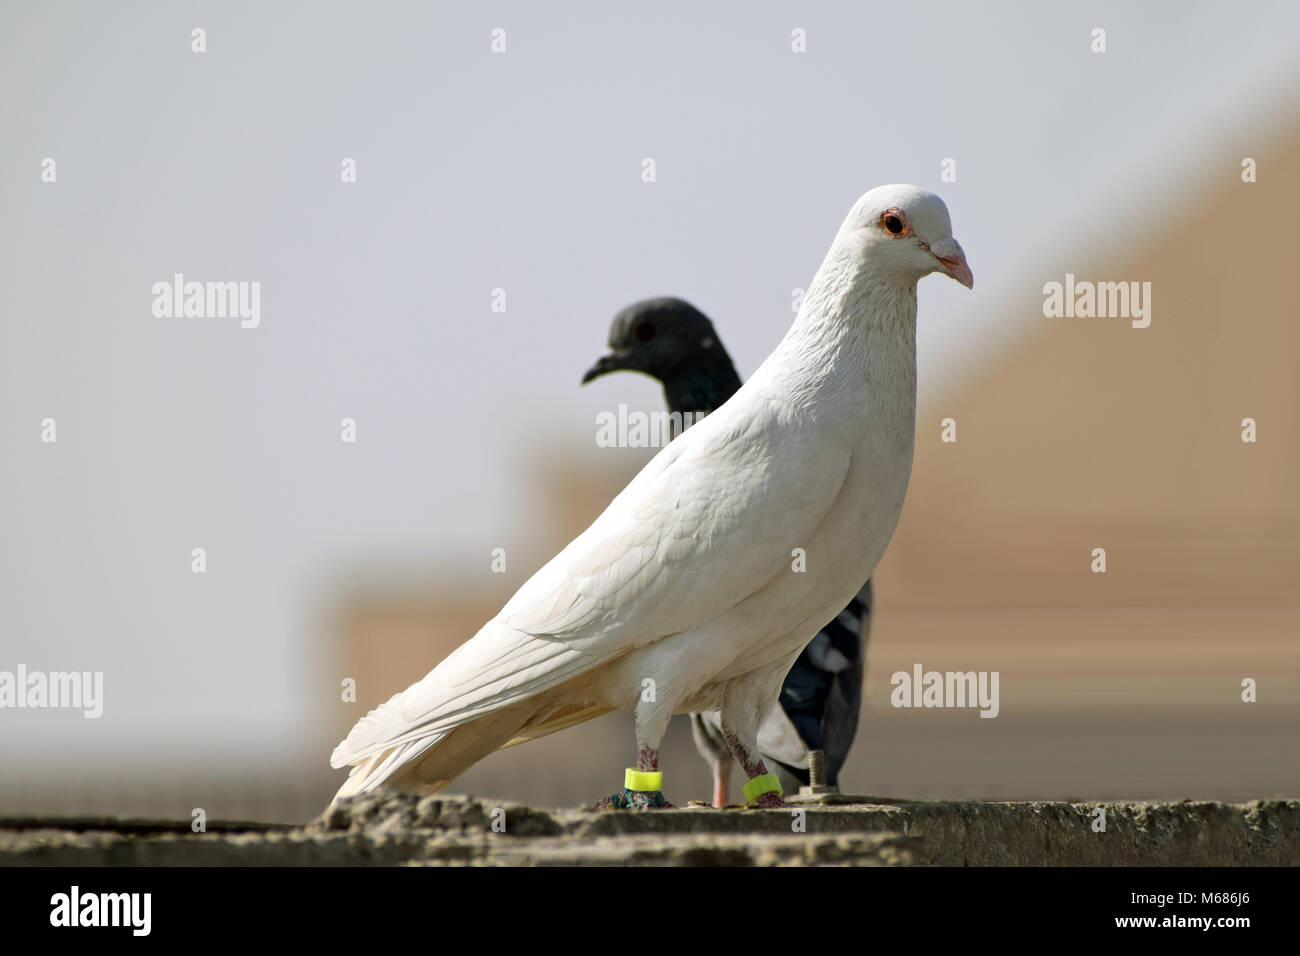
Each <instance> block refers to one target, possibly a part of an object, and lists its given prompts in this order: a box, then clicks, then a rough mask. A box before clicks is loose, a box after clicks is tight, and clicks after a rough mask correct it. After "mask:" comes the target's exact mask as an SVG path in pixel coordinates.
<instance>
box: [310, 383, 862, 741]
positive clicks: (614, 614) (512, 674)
mask: <svg viewBox="0 0 1300 956" xmlns="http://www.w3.org/2000/svg"><path fill="white" fill-rule="evenodd" d="M743 392H744V390H743V389H742V392H741V393H737V395H736V396H735V397H734V398H733V400H732V401H730V402H728V403H727V404H726V405H725V406H724V407H723V408H722V409H720V410H719V411H718V412H715V413H714V414H713V415H711V416H709V417H708V418H706V419H704V421H702V422H700V423H698V424H697V425H695V426H694V427H692V428H691V429H689V430H687V431H686V432H685V433H684V434H683V435H681V436H680V437H679V438H677V439H676V440H674V441H673V442H672V443H671V444H669V445H668V446H667V447H665V448H664V449H663V450H662V451H660V452H659V454H658V455H656V456H655V457H654V459H652V460H651V461H650V463H649V464H647V465H646V467H645V468H644V469H643V470H642V471H641V473H640V474H638V475H637V477H636V478H634V479H633V480H632V482H631V483H630V484H629V485H628V486H627V488H625V489H624V490H623V492H622V493H621V494H619V496H618V497H617V498H615V499H614V501H613V502H612V503H611V504H610V506H609V507H608V508H607V509H606V510H605V511H604V513H602V514H601V516H600V517H599V518H597V519H596V521H595V522H594V523H593V524H592V525H591V527H589V528H588V529H587V530H586V531H584V532H583V533H582V534H581V535H579V536H578V537H577V538H575V539H574V540H573V541H572V542H571V543H570V544H569V545H568V547H566V548H565V549H564V550H563V551H561V552H560V553H559V554H558V555H557V556H556V557H555V558H554V559H552V560H551V561H550V562H549V563H548V564H547V565H546V566H545V567H543V568H542V569H541V570H540V571H538V572H537V573H536V574H535V575H533V577H532V578H530V579H529V580H528V581H527V582H526V583H525V584H524V585H523V587H521V588H520V589H519V591H518V592H516V594H515V595H514V597H512V598H511V599H510V601H509V602H507V604H506V606H505V607H504V608H503V609H502V610H501V612H500V613H499V614H498V615H497V616H496V618H494V619H493V620H492V621H490V622H488V624H487V625H485V626H484V627H483V629H482V630H480V631H479V633H478V634H477V635H475V636H474V637H473V638H472V639H471V640H469V641H468V642H466V643H465V644H463V645H462V646H461V647H459V648H458V649H457V650H456V651H455V652H453V653H452V654H451V655H450V656H448V657H447V659H446V660H444V661H443V662H442V663H441V664H439V665H438V666H437V667H436V668H435V669H434V670H433V671H431V672H430V673H429V674H428V675H427V676H426V677H425V678H424V679H423V680H421V681H420V682H419V683H417V684H414V685H412V686H411V687H410V688H408V689H407V690H405V691H403V692H402V693H400V694H398V695H396V696H395V697H393V698H392V699H391V700H390V701H389V702H388V703H386V704H384V705H382V706H381V707H379V708H377V709H376V710H374V711H372V712H371V713H370V714H369V715H367V716H366V717H364V718H363V719H362V720H360V721H359V722H358V723H357V725H356V726H355V727H354V728H353V729H352V732H351V733H350V734H348V737H347V739H346V740H345V741H344V742H343V743H341V744H340V745H339V746H338V748H337V749H336V750H335V751H334V754H333V755H332V757H331V761H330V762H331V763H332V764H333V765H334V766H335V767H341V766H344V765H346V764H351V763H356V762H357V761H358V760H361V759H362V758H364V757H366V756H368V755H370V754H374V753H376V752H378V751H381V750H385V749H387V748H390V747H393V746H394V745H396V744H399V743H403V742H406V741H411V740H415V739H418V738H421V737H425V736H428V735H431V734H437V733H443V732H446V731H448V730H450V729H452V728H454V727H457V726H459V725H461V724H464V723H466V722H467V721H469V720H472V719H474V718H476V717H479V716H482V715H483V714H485V713H488V712H490V711H493V710H497V709H500V708H502V707H506V706H509V705H510V704H512V703H515V702H518V701H520V700H523V699H524V698H526V697H530V696H533V695H536V694H539V693H541V692H543V691H545V690H547V689H549V688H552V687H555V686H556V685H558V684H560V683H562V682H563V681H565V680H568V679H570V678H571V677H574V676H576V675H578V674H581V673H583V672H586V671H589V670H591V669H593V668H596V667H599V666H600V665H601V664H603V663H605V662H606V661H609V660H611V659H612V658H614V657H617V656H618V655H620V654H622V653H623V652H625V651H627V650H629V649H631V648H635V647H639V646H643V645H645V644H648V643H650V642H652V641H654V640H656V639H658V638H661V637H664V636H666V635H669V634H675V633H680V632H682V631H686V630H689V629H692V628H696V627H699V626H701V625H703V624H705V623H707V622H708V621H710V620H712V619H713V618H715V617H717V616H718V615H720V614H722V613H724V612H725V611H727V610H728V609H730V608H731V607H734V606H735V605H736V604H738V603H740V602H741V601H743V600H744V599H745V598H747V597H749V596H750V595H751V594H754V593H756V592H757V591H759V590H761V589H762V588H763V587H765V586H766V585H767V584H768V583H769V582H771V581H772V580H773V579H774V578H775V577H777V576H778V575H783V574H788V573H789V572H790V562H791V551H792V549H794V548H796V547H801V546H805V545H806V544H807V543H808V541H809V539H810V538H811V537H812V535H813V532H814V531H815V530H816V528H817V526H818V525H819V524H820V523H821V521H822V519H823V517H824V516H825V514H826V512H827V511H828V510H829V509H830V507H831V506H832V504H833V503H834V501H835V499H836V497H837V495H838V493H839V490H840V488H841V486H842V485H843V483H844V479H845V476H846V475H847V473H848V469H849V459H850V453H849V450H848V448H847V446H841V445H839V444H838V443H835V442H828V441H827V436H826V434H825V433H824V432H823V433H821V434H820V435H819V434H817V431H816V430H815V429H799V428H792V427H790V424H789V422H788V421H787V422H784V423H782V426H781V427H777V420H778V416H780V415H781V414H782V410H781V407H780V406H779V405H778V404H777V403H775V402H771V401H768V400H767V399H766V397H765V396H761V395H752V396H750V398H751V401H750V402H749V403H748V404H749V405H750V406H751V407H750V408H747V409H744V406H745V404H746V403H744V402H741V401H737V400H736V399H739V398H741V396H742V394H743ZM754 405H757V406H758V409H757V410H758V414H757V415H755V414H754V413H753V412H754V408H753V407H752V406H754ZM742 409H744V410H743V411H742ZM745 412H748V414H746V413H745ZM814 444H815V445H816V447H815V448H814V447H813V446H814Z"/></svg>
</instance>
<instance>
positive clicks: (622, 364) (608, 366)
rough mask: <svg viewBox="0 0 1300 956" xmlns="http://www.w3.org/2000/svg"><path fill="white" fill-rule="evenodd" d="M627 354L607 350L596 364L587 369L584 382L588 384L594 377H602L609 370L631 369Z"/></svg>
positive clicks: (583, 378) (583, 377)
mask: <svg viewBox="0 0 1300 956" xmlns="http://www.w3.org/2000/svg"><path fill="white" fill-rule="evenodd" d="M631 367H632V366H630V365H629V364H628V362H627V354H626V353H624V352H607V353H606V354H604V355H602V356H601V357H600V358H599V359H597V360H596V364H595V365H593V366H592V367H591V368H589V369H587V371H586V373H584V374H583V376H582V384H583V385H586V384H587V383H588V382H590V381H591V380H592V379H597V378H600V377H601V376H602V375H605V374H607V373H609V372H617V371H620V370H622V369H629V368H631Z"/></svg>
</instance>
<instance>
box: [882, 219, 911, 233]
mask: <svg viewBox="0 0 1300 956" xmlns="http://www.w3.org/2000/svg"><path fill="white" fill-rule="evenodd" d="M880 221H881V222H882V223H883V224H884V226H885V228H886V229H888V230H889V233H890V235H894V236H901V235H902V234H903V231H904V230H905V229H906V228H907V227H906V226H905V225H903V220H901V219H899V218H898V217H897V216H891V215H889V214H886V215H885V217H884V218H883V219H881V220H880Z"/></svg>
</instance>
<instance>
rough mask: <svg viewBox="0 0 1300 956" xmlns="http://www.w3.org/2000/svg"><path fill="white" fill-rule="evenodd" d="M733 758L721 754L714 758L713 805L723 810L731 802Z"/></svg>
mask: <svg viewBox="0 0 1300 956" xmlns="http://www.w3.org/2000/svg"><path fill="white" fill-rule="evenodd" d="M730 784H731V758H730V757H728V756H726V755H725V754H719V755H718V756H716V757H714V758H713V805H714V806H715V807H717V808H718V809H719V810H721V809H722V808H723V807H725V806H726V805H727V804H728V803H730V802H731V800H730V793H729V792H728V791H729V790H730V789H731V787H730Z"/></svg>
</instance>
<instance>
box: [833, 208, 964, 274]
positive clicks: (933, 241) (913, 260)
mask: <svg viewBox="0 0 1300 956" xmlns="http://www.w3.org/2000/svg"><path fill="white" fill-rule="evenodd" d="M839 238H840V240H841V241H850V242H853V243H854V244H855V247H856V248H857V250H858V252H859V253H860V255H861V256H862V257H863V258H864V259H866V260H868V261H869V262H870V263H871V266H872V268H873V271H878V272H881V273H884V274H887V275H893V276H897V277H898V278H899V279H900V280H902V281H905V282H907V283H909V284H915V283H916V282H917V281H918V280H919V279H921V278H922V277H923V276H927V275H929V274H930V273H931V272H942V273H943V274H944V275H946V276H951V277H952V278H954V279H956V280H957V281H958V282H960V283H961V284H962V285H964V286H965V287H966V288H968V289H971V288H974V287H975V277H974V276H973V275H972V274H971V271H970V266H968V265H967V264H966V254H965V253H964V252H962V249H961V246H959V245H958V244H957V240H956V239H954V238H953V237H952V222H951V220H949V218H948V207H947V206H945V205H944V204H943V200H942V199H940V198H939V197H938V196H936V195H935V194H934V193H932V192H926V191H925V190H924V189H922V188H921V187H920V186H877V187H876V188H875V189H873V190H871V191H870V192H868V193H866V194H864V195H863V197H862V198H861V199H859V200H858V201H857V203H855V204H854V206H853V208H852V209H851V210H850V211H849V214H848V216H847V217H846V218H845V220H844V225H842V226H841V227H840V235H839Z"/></svg>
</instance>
